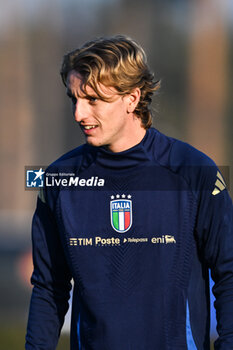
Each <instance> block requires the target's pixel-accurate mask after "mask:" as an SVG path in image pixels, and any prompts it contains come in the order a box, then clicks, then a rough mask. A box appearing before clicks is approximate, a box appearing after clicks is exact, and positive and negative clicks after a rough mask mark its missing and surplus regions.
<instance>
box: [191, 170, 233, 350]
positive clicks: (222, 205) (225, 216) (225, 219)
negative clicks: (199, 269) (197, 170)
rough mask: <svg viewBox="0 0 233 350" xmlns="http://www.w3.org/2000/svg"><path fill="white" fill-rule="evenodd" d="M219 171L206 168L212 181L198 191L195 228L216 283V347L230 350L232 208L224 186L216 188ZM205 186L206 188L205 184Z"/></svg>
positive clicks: (232, 331) (232, 344) (232, 323)
mask: <svg viewBox="0 0 233 350" xmlns="http://www.w3.org/2000/svg"><path fill="white" fill-rule="evenodd" d="M218 174H220V172H219V171H218V169H217V168H216V167H211V168H209V174H208V176H207V177H206V179H205V181H207V182H209V183H212V184H213V191H212V190H204V191H202V192H201V193H200V202H199V211H198V213H199V214H198V218H197V226H196V227H197V237H198V243H199V245H200V252H201V255H203V256H202V258H203V260H204V261H205V262H206V263H207V265H208V267H210V269H211V276H212V278H213V280H214V282H215V285H214V287H213V293H214V295H215V297H216V301H215V308H216V317H217V331H218V334H219V338H218V339H217V340H216V342H215V350H229V349H233V220H232V218H233V207H232V201H231V198H230V196H229V193H228V191H227V189H226V188H224V186H222V185H221V189H220V190H219V188H218V187H217V186H216V185H215V184H217V185H218V184H219V183H218V182H217V181H218V176H217V175H218ZM220 176H221V175H220ZM204 187H205V188H208V186H207V185H206V184H204Z"/></svg>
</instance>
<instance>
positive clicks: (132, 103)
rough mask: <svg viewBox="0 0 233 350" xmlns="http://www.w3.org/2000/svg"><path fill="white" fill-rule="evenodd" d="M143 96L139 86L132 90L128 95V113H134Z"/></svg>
mask: <svg viewBox="0 0 233 350" xmlns="http://www.w3.org/2000/svg"><path fill="white" fill-rule="evenodd" d="M140 97H141V90H140V89H139V88H135V89H134V90H132V91H131V92H130V93H129V94H128V95H127V102H128V105H127V112H128V113H133V112H134V110H135V108H136V107H137V105H138V102H139V100H140Z"/></svg>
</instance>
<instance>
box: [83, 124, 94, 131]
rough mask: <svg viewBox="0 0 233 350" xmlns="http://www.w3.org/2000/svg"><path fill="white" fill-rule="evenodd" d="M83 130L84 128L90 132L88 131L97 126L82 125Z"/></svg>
mask: <svg viewBox="0 0 233 350" xmlns="http://www.w3.org/2000/svg"><path fill="white" fill-rule="evenodd" d="M83 128H84V129H85V130H90V129H94V128H97V125H83Z"/></svg>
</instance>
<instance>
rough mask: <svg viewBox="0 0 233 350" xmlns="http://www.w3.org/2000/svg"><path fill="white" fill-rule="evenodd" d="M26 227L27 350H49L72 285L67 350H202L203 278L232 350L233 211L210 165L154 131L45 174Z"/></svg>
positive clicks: (72, 158) (205, 330)
mask: <svg viewBox="0 0 233 350" xmlns="http://www.w3.org/2000/svg"><path fill="white" fill-rule="evenodd" d="M45 183H46V186H45V187H44V189H43V191H41V192H40V194H39V197H38V202H37V208H36V211H35V214H34V218H33V224H32V240H33V261H34V272H33V275H32V279H31V281H32V284H33V285H34V288H33V292H32V298H31V304H30V312H29V320H28V328H27V336H26V349H27V350H32V349H34V350H39V349H40V350H42V349H43V350H54V349H55V348H56V345H57V342H58V338H59V335H60V331H61V327H62V325H63V322H64V316H65V314H66V312H67V309H68V300H69V294H70V290H71V280H72V279H73V282H74V290H73V303H72V320H71V335H70V337H71V349H72V350H183V349H187V350H206V349H209V348H210V341H209V318H210V312H209V311H210V310H209V277H208V276H209V275H208V269H209V268H210V269H211V274H212V278H213V280H214V282H215V286H214V288H213V292H214V295H215V297H216V302H215V307H216V313H217V322H218V333H219V338H218V339H217V341H216V342H215V349H216V350H230V349H233V225H232V213H233V210H232V202H231V199H230V197H229V194H228V192H227V190H226V185H225V182H224V179H223V177H222V175H221V173H220V171H219V169H218V168H217V167H216V165H215V164H214V162H213V161H212V160H211V159H209V158H208V157H207V156H206V155H204V154H203V153H201V152H199V151H197V150H196V149H195V148H193V147H191V146H190V145H188V144H186V143H183V142H181V141H178V140H175V139H173V138H169V137H167V136H165V135H163V134H162V133H160V132H159V131H157V130H155V129H153V128H151V129H149V130H147V132H146V135H145V137H144V138H143V140H142V141H141V142H140V143H139V144H138V145H136V146H135V147H132V148H130V149H129V150H127V151H124V152H120V153H112V152H110V151H108V150H106V149H105V148H103V147H92V146H90V145H87V144H86V145H83V146H81V147H78V148H76V149H75V150H73V151H71V152H69V153H67V154H66V155H64V156H63V157H61V158H59V159H58V160H57V161H56V162H54V163H53V164H52V165H51V166H49V167H48V169H47V171H46V176H45Z"/></svg>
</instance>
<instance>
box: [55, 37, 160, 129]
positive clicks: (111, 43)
mask: <svg viewBox="0 0 233 350" xmlns="http://www.w3.org/2000/svg"><path fill="white" fill-rule="evenodd" d="M71 70H75V71H77V72H78V73H79V74H80V75H81V76H82V78H83V84H82V90H83V91H84V92H86V86H90V87H91V88H92V89H93V90H94V91H95V93H96V94H97V96H98V97H99V98H101V99H103V100H104V99H105V98H104V96H103V94H102V93H101V91H100V90H99V88H98V83H102V84H104V85H105V86H109V87H110V86H111V87H114V88H115V89H116V91H117V92H118V94H119V95H127V94H129V93H130V92H131V91H132V90H134V89H135V88H137V87H138V88H140V91H141V97H140V100H139V102H138V105H137V107H136V109H135V110H134V113H135V114H136V115H137V116H138V117H139V118H141V121H142V125H143V127H144V128H145V129H148V128H150V126H151V125H152V114H151V111H150V109H149V105H150V103H151V97H152V95H153V93H154V92H155V91H158V89H159V87H160V81H155V80H154V75H153V73H152V72H151V71H150V69H149V67H148V65H147V60H146V55H145V52H144V50H143V49H142V47H141V46H140V45H138V44H137V43H136V42H135V41H134V40H132V39H130V38H128V37H126V36H122V35H117V36H114V37H109V38H98V39H95V40H93V41H89V42H87V43H86V44H84V45H83V46H82V47H80V48H78V49H76V50H74V51H71V52H69V53H68V54H66V55H65V56H64V58H63V63H62V67H61V72H60V73H61V77H62V81H63V83H64V84H65V86H66V80H67V76H68V73H69V72H70V71H71Z"/></svg>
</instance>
